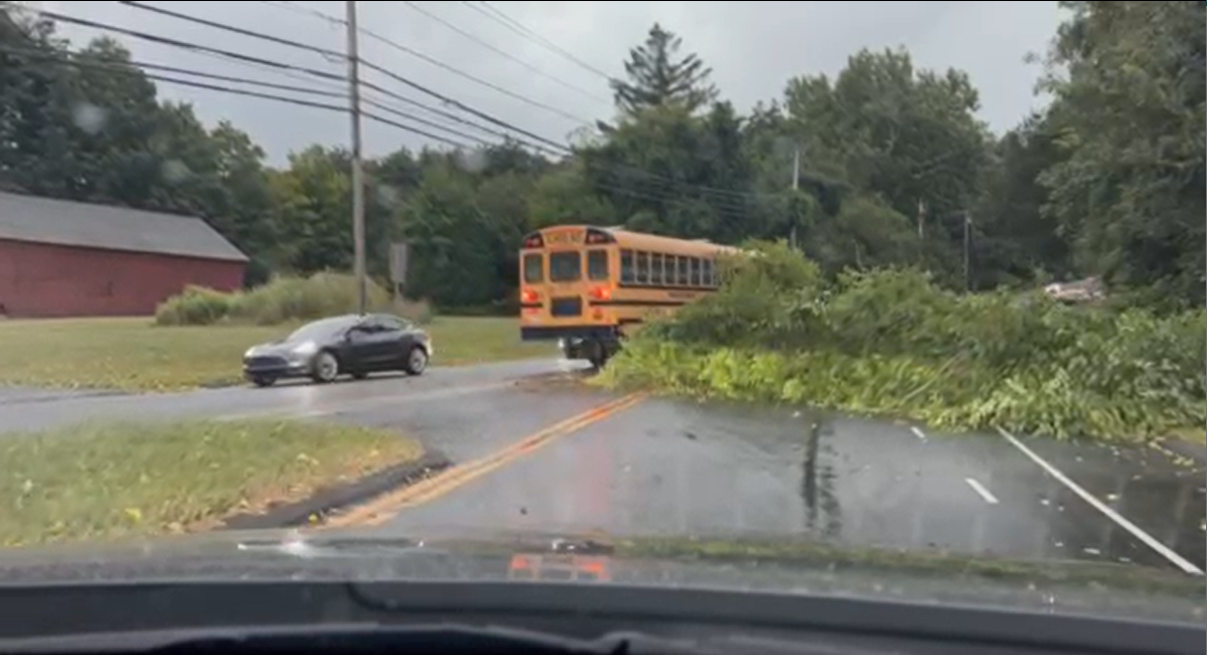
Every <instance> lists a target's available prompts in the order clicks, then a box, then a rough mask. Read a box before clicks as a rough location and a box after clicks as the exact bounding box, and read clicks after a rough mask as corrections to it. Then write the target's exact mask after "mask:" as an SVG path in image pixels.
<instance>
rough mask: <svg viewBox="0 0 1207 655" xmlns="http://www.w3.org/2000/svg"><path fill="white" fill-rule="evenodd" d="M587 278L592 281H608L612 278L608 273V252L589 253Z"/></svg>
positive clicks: (592, 251)
mask: <svg viewBox="0 0 1207 655" xmlns="http://www.w3.org/2000/svg"><path fill="white" fill-rule="evenodd" d="M587 277H589V278H591V279H592V280H607V279H608V278H609V277H611V275H610V273H609V271H608V251H606V250H591V251H588V252H587Z"/></svg>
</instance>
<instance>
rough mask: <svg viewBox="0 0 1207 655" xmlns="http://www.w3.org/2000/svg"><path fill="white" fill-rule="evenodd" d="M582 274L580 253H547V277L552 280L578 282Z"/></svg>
mask: <svg viewBox="0 0 1207 655" xmlns="http://www.w3.org/2000/svg"><path fill="white" fill-rule="evenodd" d="M582 276H583V259H582V254H581V253H579V252H578V251H577V250H575V251H573V252H555V253H550V254H549V279H550V280H552V281H553V282H578V281H579V279H581V278H582Z"/></svg>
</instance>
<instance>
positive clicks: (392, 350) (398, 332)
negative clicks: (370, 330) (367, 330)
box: [376, 315, 411, 369]
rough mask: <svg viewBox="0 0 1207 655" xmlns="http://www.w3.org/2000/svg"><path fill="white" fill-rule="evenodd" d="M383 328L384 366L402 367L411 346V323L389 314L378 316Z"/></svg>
mask: <svg viewBox="0 0 1207 655" xmlns="http://www.w3.org/2000/svg"><path fill="white" fill-rule="evenodd" d="M376 318H377V319H378V322H379V325H381V329H382V333H381V334H382V338H381V347H382V366H383V367H386V368H392V369H394V368H401V367H402V365H403V363H404V362H405V361H406V355H407V351H409V350H410V347H411V337H410V325H408V324H407V323H406V321H404V320H402V319H400V318H398V317H395V316H389V315H383V316H378V317H376Z"/></svg>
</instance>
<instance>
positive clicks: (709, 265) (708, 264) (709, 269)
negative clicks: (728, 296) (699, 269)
mask: <svg viewBox="0 0 1207 655" xmlns="http://www.w3.org/2000/svg"><path fill="white" fill-rule="evenodd" d="M704 286H706V287H711V286H715V282H714V280H713V261H712V260H711V259H705V260H704Z"/></svg>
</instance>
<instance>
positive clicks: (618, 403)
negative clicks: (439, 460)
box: [322, 393, 645, 528]
mask: <svg viewBox="0 0 1207 655" xmlns="http://www.w3.org/2000/svg"><path fill="white" fill-rule="evenodd" d="M644 399H645V394H643V393H634V394H629V395H627V396H624V397H623V398H618V399H617V400H613V401H611V402H608V403H604V404H603V405H599V406H598V407H594V408H592V409H589V410H587V411H585V412H583V413H581V414H578V415H576V416H572V417H570V418H568V419H566V420H564V421H561V422H560V423H555V424H553V425H551V426H549V427H547V428H545V429H543V430H541V431H539V432H537V433H535V434H532V435H529V436H527V437H525V438H523V439H521V440H519V441H517V442H515V443H513V444H511V445H509V446H507V447H506V448H503V449H502V450H499V451H496V452H494V453H492V454H490V455H487V456H486V457H483V458H481V459H476V460H473V461H470V462H466V463H465V464H460V465H457V466H454V467H452V468H449V469H446V470H444V471H443V472H441V473H439V474H438V475H434V476H432V477H430V478H427V479H426V480H423V481H421V482H417V483H415V484H413V485H410V486H408V487H404V488H402V489H399V490H397V491H395V492H392V493H388V494H385V495H384V496H379V497H377V498H376V499H374V500H372V501H370V502H368V503H366V504H364V505H359V506H357V507H354V508H352V509H350V510H349V511H348V512H346V513H343V514H339V515H337V516H333V517H331V518H330V519H328V520H327V521H326V522H325V523H324V524H323V526H322V527H324V528H335V527H351V526H371V525H379V524H381V523H383V522H385V521H387V520H389V519H390V518H391V517H393V516H395V515H396V514H398V513H399V512H401V511H403V510H405V509H407V508H410V507H414V506H416V505H421V504H423V503H426V502H429V501H431V500H435V499H436V498H439V497H441V496H443V495H445V494H447V493H449V492H450V491H452V490H454V489H457V488H459V487H461V486H463V485H465V484H468V483H469V482H471V481H473V480H476V479H478V478H480V477H482V476H484V475H486V474H488V473H490V472H491V471H494V470H496V469H499V468H502V467H504V466H507V465H508V464H510V463H512V462H514V461H515V460H517V459H519V458H521V457H524V456H525V455H529V454H531V453H533V452H535V451H536V450H538V449H540V448H542V447H544V446H547V445H549V444H550V443H552V442H554V441H556V440H557V439H559V438H561V437H565V436H567V435H569V434H572V433H574V432H576V431H578V430H581V429H582V428H585V427H587V426H588V425H591V424H593V423H598V422H599V421H602V420H604V419H606V418H608V417H609V416H612V415H613V414H616V413H618V412H622V411H624V410H626V409H628V408H630V407H632V406H633V405H636V404H637V403H640V402H641V401H642V400H644Z"/></svg>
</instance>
